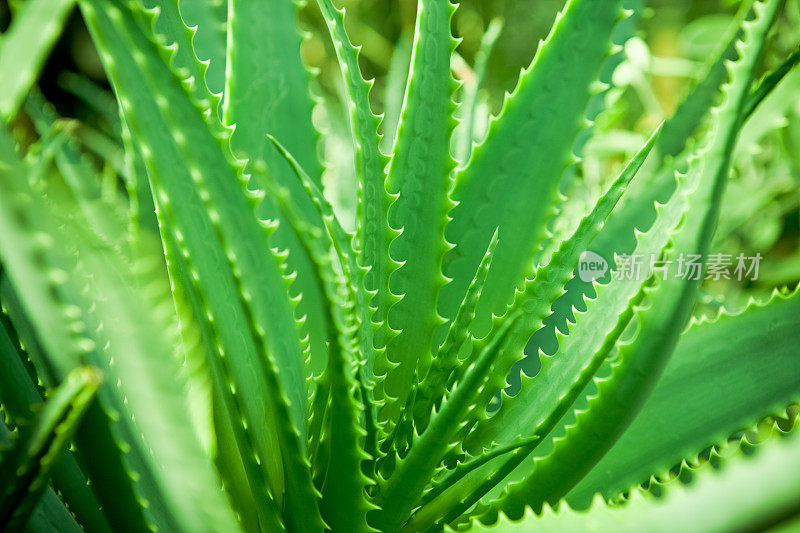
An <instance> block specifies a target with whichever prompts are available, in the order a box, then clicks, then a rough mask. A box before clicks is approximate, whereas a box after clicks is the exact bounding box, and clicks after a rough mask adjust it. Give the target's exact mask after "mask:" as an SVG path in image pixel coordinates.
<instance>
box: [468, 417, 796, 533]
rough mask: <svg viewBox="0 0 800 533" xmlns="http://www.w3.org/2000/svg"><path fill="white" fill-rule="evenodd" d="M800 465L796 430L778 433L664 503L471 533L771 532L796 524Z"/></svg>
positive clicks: (672, 490)
mask: <svg viewBox="0 0 800 533" xmlns="http://www.w3.org/2000/svg"><path fill="white" fill-rule="evenodd" d="M798 461H800V432H798V430H797V424H796V423H795V425H794V427H793V428H792V430H791V431H790V432H789V433H788V435H786V436H783V434H782V432H780V430H778V429H777V428H776V429H775V430H773V437H772V438H769V439H767V440H766V441H764V442H762V443H760V444H758V445H756V446H755V447H754V450H751V451H749V452H748V453H745V449H742V450H741V451H737V452H734V453H732V454H728V455H727V456H726V455H725V454H723V456H722V458H721V460H720V461H718V464H719V466H718V467H717V469H716V470H715V469H713V468H712V465H711V464H706V465H705V466H704V467H702V468H700V469H698V471H697V472H696V473H695V475H694V478H695V480H694V481H693V482H692V483H691V484H689V485H686V486H684V485H680V483H679V482H677V481H675V482H672V483H668V484H666V485H665V487H664V489H665V491H666V494H665V495H664V496H662V497H661V498H653V497H652V496H649V495H647V494H643V493H641V492H639V491H636V492H634V495H633V496H632V497H631V498H630V500H629V501H627V502H626V503H625V504H623V505H614V506H609V505H605V504H604V502H602V501H601V500H599V499H597V500H596V501H595V502H594V504H593V506H592V508H591V509H590V510H588V511H572V510H571V509H569V508H567V507H566V506H560V507H556V508H555V509H551V508H547V509H546V510H545V512H544V513H543V514H542V515H541V516H534V514H533V513H532V512H528V513H526V516H525V517H524V518H523V519H522V520H520V521H513V520H509V519H507V518H505V517H503V518H502V519H501V520H500V521H499V522H498V523H496V524H494V525H491V526H484V525H482V524H479V523H477V522H476V523H475V524H474V526H473V528H472V529H470V531H486V532H494V533H515V532H522V531H529V530H530V528H531V522H534V521H535V523H536V529H537V531H538V530H541V531H554V532H555V531H557V532H559V533H561V532H573V531H574V532H584V531H608V530H614V531H622V532H628V531H630V532H633V531H643V530H646V531H653V532H665V533H666V532H669V531H676V530H680V531H689V532H695V531H696V532H700V531H731V530H734V529H739V530H752V531H766V530H769V529H771V527H773V526H777V527H780V525H782V524H783V523H784V520H787V519H790V518H791V517H793V516H796V513H797V511H798V505H797V502H798V495H799V494H800V480H799V479H798V476H797V475H796V472H795V471H794V470H793V469H792V468H787V465H793V464H797V462H798ZM670 485H672V486H670ZM723 509H724V512H722V510H723Z"/></svg>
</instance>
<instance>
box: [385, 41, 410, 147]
mask: <svg viewBox="0 0 800 533" xmlns="http://www.w3.org/2000/svg"><path fill="white" fill-rule="evenodd" d="M410 33H411V32H408V31H405V32H403V33H402V34H401V35H400V37H399V39H398V40H397V44H396V45H395V47H394V51H393V52H392V58H391V60H390V61H389V71H388V72H387V73H386V89H385V90H384V92H383V103H384V112H383V121H382V122H381V128H382V130H383V131H382V133H383V139H382V142H381V148H383V150H385V151H386V152H391V150H392V146H393V145H394V141H395V139H396V138H397V125H398V123H399V122H400V111H401V110H402V108H403V96H404V95H405V92H406V85H407V83H408V68H409V66H410V65H411V49H412V47H413V46H414V39H413V35H411V34H410Z"/></svg>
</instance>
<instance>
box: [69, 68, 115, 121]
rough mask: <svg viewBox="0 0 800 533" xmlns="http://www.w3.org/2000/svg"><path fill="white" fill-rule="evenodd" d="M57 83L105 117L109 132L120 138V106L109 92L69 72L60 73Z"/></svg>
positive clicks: (83, 77)
mask: <svg viewBox="0 0 800 533" xmlns="http://www.w3.org/2000/svg"><path fill="white" fill-rule="evenodd" d="M56 83H58V86H59V87H60V88H62V89H64V90H65V91H67V92H69V93H71V94H72V95H74V96H76V97H77V98H79V99H80V100H81V101H82V102H83V103H84V104H86V105H87V106H89V107H91V108H92V109H94V110H95V111H97V112H98V113H99V114H100V115H101V116H102V117H103V119H104V121H105V123H106V126H107V129H108V132H109V133H111V134H113V135H116V136H119V106H118V105H117V101H116V100H115V99H114V97H113V96H112V95H110V94H109V93H108V91H106V90H105V89H103V88H102V87H100V86H99V85H97V84H96V83H95V82H93V81H91V80H90V79H89V78H87V77H85V76H82V75H80V74H77V73H75V72H70V71H67V70H65V71H62V72H61V73H59V75H58V78H57V79H56Z"/></svg>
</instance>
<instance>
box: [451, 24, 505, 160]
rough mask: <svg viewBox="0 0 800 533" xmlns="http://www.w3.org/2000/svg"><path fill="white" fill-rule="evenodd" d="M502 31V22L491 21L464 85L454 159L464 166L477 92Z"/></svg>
mask: <svg viewBox="0 0 800 533" xmlns="http://www.w3.org/2000/svg"><path fill="white" fill-rule="evenodd" d="M502 30H503V20H502V19H499V18H495V19H492V21H491V22H490V23H489V26H488V27H487V28H486V31H485V32H484V34H483V37H481V45H480V48H478V52H477V53H476V54H475V66H474V67H473V69H472V76H471V77H470V79H469V80H468V81H467V82H466V83H465V84H464V85H465V86H464V97H463V101H462V104H461V107H462V109H463V115H464V119H463V123H462V124H461V126H460V128H459V130H458V131H459V132H460V135H459V136H458V139H457V145H456V158H457V159H458V161H459V162H460V163H461V164H462V165H464V164H466V163H467V161H469V158H470V155H472V144H473V142H475V114H476V113H477V107H478V92H479V91H480V89H481V87H482V86H483V80H484V78H485V77H486V67H487V66H488V63H489V56H490V55H491V54H492V49H493V48H494V43H496V42H497V38H498V37H499V36H500V32H501V31H502Z"/></svg>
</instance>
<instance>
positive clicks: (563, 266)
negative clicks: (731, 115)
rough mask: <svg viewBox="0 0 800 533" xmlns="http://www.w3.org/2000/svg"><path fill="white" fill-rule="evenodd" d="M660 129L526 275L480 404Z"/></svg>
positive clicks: (519, 351)
mask: <svg viewBox="0 0 800 533" xmlns="http://www.w3.org/2000/svg"><path fill="white" fill-rule="evenodd" d="M660 131H661V126H659V128H657V129H656V130H655V131H654V132H653V134H652V135H651V136H650V138H649V139H648V140H647V142H646V143H645V145H644V146H643V147H642V148H641V149H640V150H639V152H638V153H637V154H636V155H635V156H634V157H633V158H632V159H631V160H630V162H628V164H627V165H626V166H625V168H624V169H622V171H621V172H620V173H619V175H618V176H617V178H616V179H615V180H614V182H613V183H612V184H611V185H610V186H609V188H608V190H607V191H606V193H605V194H604V195H603V196H602V197H601V198H600V199H599V200H598V201H597V203H596V204H595V206H594V208H593V209H592V211H591V213H589V214H588V215H587V216H586V217H584V218H583V220H581V221H580V223H579V224H578V227H577V228H576V229H575V231H574V233H573V234H572V235H571V236H570V237H569V238H568V239H565V240H564V241H562V242H561V243H560V245H559V247H558V249H557V250H556V251H555V252H554V253H553V254H552V256H551V257H550V258H549V260H548V261H546V262H545V263H544V264H543V265H541V266H539V267H538V268H537V270H536V272H535V274H534V275H532V276H531V277H529V278H527V279H526V280H525V282H524V284H523V285H522V288H521V289H520V290H518V291H517V293H516V294H515V296H514V302H513V303H512V304H511V305H510V306H509V307H508V310H507V311H506V315H508V316H514V315H519V319H518V320H516V321H515V323H514V325H513V327H512V328H511V331H510V332H509V334H508V339H507V340H506V342H505V343H504V345H503V347H502V349H501V350H500V356H499V358H498V360H497V361H496V362H495V366H494V368H495V372H494V374H493V376H492V384H491V385H489V386H487V387H486V388H485V390H483V391H482V392H481V395H480V396H478V397H477V398H476V401H477V405H480V406H486V405H488V402H489V400H490V399H491V395H493V394H494V393H495V392H496V391H497V390H499V389H501V388H503V384H504V383H505V377H506V376H507V375H508V372H509V371H510V370H511V368H512V366H513V365H514V364H515V363H516V362H517V361H519V360H520V359H521V358H522V356H523V350H524V348H525V345H526V344H527V343H528V340H529V339H530V337H531V335H533V333H535V332H536V331H537V330H538V329H539V328H540V327H541V326H542V320H544V318H545V317H547V316H548V315H549V314H550V308H551V306H552V304H553V302H554V301H555V300H556V299H557V298H558V297H560V296H561V295H562V294H564V285H565V284H566V283H567V281H568V280H569V279H570V278H571V277H572V273H573V270H574V268H575V266H576V265H577V263H578V260H579V258H580V255H581V254H582V253H583V251H584V250H586V249H587V247H588V245H589V243H590V242H591V241H592V239H594V237H595V236H596V235H597V234H598V232H599V231H600V229H601V228H602V226H603V222H604V220H605V219H606V218H607V217H608V216H609V214H610V213H611V212H612V211H613V209H614V207H615V206H616V204H617V203H618V202H619V200H620V198H622V196H623V194H624V192H625V190H626V189H627V187H628V185H629V184H630V183H631V181H632V180H633V178H634V177H635V176H636V174H637V173H638V171H639V169H640V168H641V166H642V164H644V162H645V160H646V159H647V156H648V155H649V154H650V151H651V150H652V148H653V146H654V144H655V142H656V140H657V139H658V136H659V134H660ZM500 320H506V319H500V318H496V319H495V321H500ZM493 336H494V335H493V334H489V335H488V336H487V337H486V338H484V339H482V340H481V341H480V342H481V343H485V342H486V339H487V338H489V339H490V338H492V337H493Z"/></svg>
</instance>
